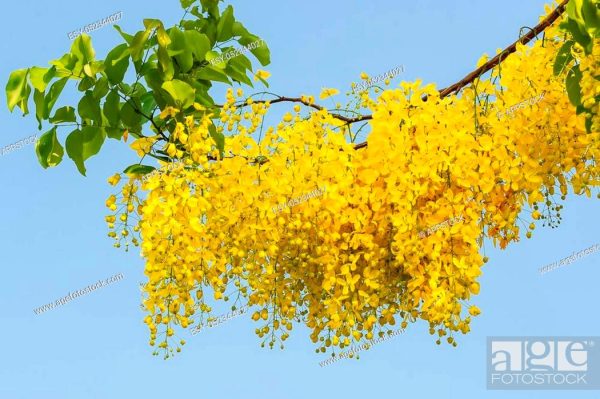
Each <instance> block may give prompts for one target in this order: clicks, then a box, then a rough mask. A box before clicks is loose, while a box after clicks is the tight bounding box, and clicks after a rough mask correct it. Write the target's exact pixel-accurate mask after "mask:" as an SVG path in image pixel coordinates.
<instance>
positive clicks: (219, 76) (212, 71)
mask: <svg viewBox="0 0 600 399" xmlns="http://www.w3.org/2000/svg"><path fill="white" fill-rule="evenodd" d="M196 78H199V79H204V80H212V81H215V82H223V83H227V84H231V81H230V80H229V78H228V77H227V75H226V74H225V73H223V72H222V71H221V70H220V69H218V68H215V67H212V66H206V67H204V68H202V69H201V70H199V71H198V72H197V73H196Z"/></svg>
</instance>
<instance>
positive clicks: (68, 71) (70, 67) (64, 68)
mask: <svg viewBox="0 0 600 399" xmlns="http://www.w3.org/2000/svg"><path fill="white" fill-rule="evenodd" d="M50 65H53V66H55V67H56V76H57V77H61V78H67V77H68V78H71V79H79V76H78V75H79V74H80V73H81V68H83V64H80V65H79V70H78V71H75V66H76V65H77V57H75V56H74V55H73V54H71V53H67V54H65V55H63V56H62V57H60V58H59V59H56V60H52V61H50Z"/></svg>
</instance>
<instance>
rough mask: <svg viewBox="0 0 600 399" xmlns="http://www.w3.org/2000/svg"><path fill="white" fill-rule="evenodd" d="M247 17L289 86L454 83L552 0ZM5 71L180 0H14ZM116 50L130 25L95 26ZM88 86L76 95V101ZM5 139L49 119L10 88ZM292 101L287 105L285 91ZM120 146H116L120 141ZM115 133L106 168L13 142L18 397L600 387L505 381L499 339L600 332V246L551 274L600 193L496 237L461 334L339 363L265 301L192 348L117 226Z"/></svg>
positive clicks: (6, 241) (585, 226)
mask: <svg viewBox="0 0 600 399" xmlns="http://www.w3.org/2000/svg"><path fill="white" fill-rule="evenodd" d="M233 4H234V8H235V11H236V16H237V18H238V19H239V20H241V21H243V22H244V23H245V24H246V26H247V27H248V28H249V29H250V30H251V31H253V32H256V33H257V34H259V35H260V36H261V37H263V38H264V39H265V40H266V41H267V43H268V44H269V46H270V48H271V52H272V60H273V62H272V65H271V66H270V67H268V68H267V69H268V70H269V71H270V72H271V73H272V77H271V79H270V83H271V85H272V86H271V89H272V91H274V92H276V93H280V94H285V95H299V94H301V93H314V94H316V95H318V93H319V91H320V89H321V88H322V87H337V88H340V89H347V88H349V85H350V83H351V82H353V81H356V80H357V78H358V75H359V73H360V72H361V71H366V72H368V73H370V74H371V75H373V76H374V75H378V74H380V73H385V72H386V71H388V70H390V69H393V68H395V67H397V66H403V67H404V73H403V75H401V76H400V78H404V79H407V80H412V79H415V78H421V79H423V80H424V81H425V82H436V83H437V84H438V85H439V86H447V85H449V84H451V83H453V82H455V81H457V80H459V79H460V78H462V77H463V76H464V75H465V74H466V73H468V72H469V71H470V70H471V69H472V68H473V65H474V64H475V62H476V60H477V59H478V58H479V56H480V55H481V54H482V53H484V52H487V53H488V54H493V53H494V51H495V49H496V48H498V47H504V46H506V45H507V44H509V43H510V42H512V41H513V40H514V39H515V38H516V36H517V35H518V32H519V28H520V27H522V26H525V25H529V26H532V25H535V23H537V18H538V16H539V15H540V14H541V13H542V11H543V4H544V1H542V0H528V1H522V0H506V1H481V0H480V1H475V0H454V1H440V0H435V1H434V0H418V1H393V0H371V1H364V0H362V1H358V0H328V1H315V0H306V1H282V0H258V1H248V0H244V1H234V2H233ZM0 7H1V9H2V12H1V13H0V37H2V38H3V40H2V41H0V49H1V51H2V57H1V61H0V77H2V85H1V86H2V88H4V85H5V81H6V79H7V77H8V75H9V73H10V71H12V70H14V69H17V68H23V67H27V66H31V65H42V66H45V65H46V62H47V61H48V60H50V59H52V58H56V57H58V56H60V55H62V54H63V53H64V52H66V51H67V49H68V47H69V45H70V40H69V39H68V37H67V33H68V32H69V31H72V30H75V29H77V28H79V27H82V26H84V25H86V24H88V23H92V22H94V21H97V20H98V19H101V18H103V17H105V16H108V15H111V14H113V13H115V12H118V11H123V19H122V21H121V22H120V24H121V26H122V27H123V28H124V29H125V30H126V31H130V32H131V31H135V30H138V29H140V28H141V21H142V19H143V18H147V17H152V18H161V19H162V20H163V21H165V23H166V25H171V24H173V23H174V22H176V21H178V19H179V18H180V17H181V14H182V12H181V9H180V8H179V3H178V1H177V0H163V1H156V0H150V1H148V0H146V1H141V0H129V1H126V2H123V1H117V0H104V1H102V2H80V1H75V0H54V1H33V0H19V1H10V2H9V1H3V2H2V5H1V6H0ZM91 36H92V38H93V43H94V46H95V48H96V50H97V54H98V56H100V57H102V56H103V55H104V54H105V53H106V50H107V49H110V48H111V47H112V46H114V45H115V44H116V43H117V42H118V40H119V38H120V37H119V36H118V34H117V33H116V31H115V30H114V29H113V28H111V27H108V26H107V27H104V28H102V29H100V30H98V31H95V32H92V33H91ZM74 90H75V89H71V92H70V94H68V95H67V96H65V101H71V102H73V101H74V98H75V96H74ZM0 98H1V99H0V120H1V121H2V123H1V125H0V126H1V127H0V147H4V146H5V145H8V144H10V143H14V142H16V141H18V140H20V139H22V138H25V137H27V136H30V135H31V134H34V133H35V132H36V131H37V130H36V122H35V120H34V117H28V118H21V117H20V115H18V114H17V113H15V114H12V115H11V114H10V113H9V112H8V110H7V109H6V102H5V101H6V100H5V96H4V95H2V96H1V97H0ZM281 106H282V107H285V105H281ZM109 154H110V155H109ZM132 155H133V154H132V152H131V151H130V150H126V149H123V148H122V146H119V145H118V144H117V143H116V142H114V141H113V142H110V143H109V144H108V146H107V147H106V148H104V149H103V151H102V154H101V155H100V156H99V157H96V158H93V159H92V160H90V161H89V162H88V171H89V173H88V177H87V178H83V177H81V176H80V175H78V173H77V172H76V169H75V167H74V165H73V164H72V163H71V161H70V160H69V159H66V156H65V159H66V161H65V162H64V163H63V164H62V165H60V166H59V167H58V168H55V169H52V170H46V171H44V170H43V169H42V168H41V167H40V166H38V163H37V160H36V157H35V154H34V151H33V146H28V147H27V148H24V149H22V150H19V151H15V152H12V153H10V154H7V155H5V156H0V182H1V186H2V188H1V190H2V192H1V195H0V209H2V211H3V212H2V223H0V243H1V244H0V246H1V248H2V253H1V255H0V264H1V271H2V275H3V281H4V283H3V284H2V289H1V290H0V305H1V307H0V309H1V313H0V327H1V328H0V342H1V343H2V344H1V345H2V352H3V356H2V357H3V359H2V361H1V362H0V398H1V399H21V398H23V399H36V398H44V399H81V398H86V399H91V398H102V399H104V398H115V399H120V398H165V397H171V398H172V397H203V398H215V397H219V398H226V399H229V398H242V397H243V398H249V399H254V398H256V399H296V398H297V399H306V398H352V399H354V398H363V397H374V398H403V397H410V398H461V399H471V398H473V399H475V398H477V399H482V398H483V399H487V398H511V399H512V398H515V399H516V398H567V397H568V398H598V397H600V393H598V391H596V392H593V391H592V392H583V391H574V392H562V393H561V392H548V391H532V392H524V391H516V392H515V391H513V392H503V391H487V390H486V388H485V371H486V369H485V367H486V346H485V345H486V337H487V336H521V335H544V336H546V335H548V336H554V335H558V336H569V335H576V336H586V335H600V321H599V319H598V295H597V292H598V291H597V290H598V281H600V271H599V270H598V264H599V263H600V253H595V254H592V255H590V256H588V257H586V258H583V259H580V260H578V261H577V262H576V263H573V264H571V265H569V266H566V267H563V268H561V269H558V270H555V271H553V272H550V273H548V274H546V275H544V276H541V275H540V274H539V273H538V271H537V269H538V268H539V267H541V266H544V265H546V264H549V263H552V262H554V261H555V260H558V259H562V258H564V257H566V256H569V255H571V254H572V253H573V252H574V251H580V250H583V249H585V248H588V247H590V246H591V245H594V244H596V243H600V234H598V231H599V228H598V225H599V223H600V216H599V214H600V213H599V210H600V204H599V203H598V200H596V199H590V200H588V199H585V198H573V197H571V198H569V199H568V201H567V202H566V209H565V211H564V212H563V214H564V223H563V225H562V226H560V227H559V228H558V229H554V230H552V229H545V230H544V229H540V230H537V234H535V236H534V238H533V239H532V240H526V241H525V242H522V243H520V244H518V245H513V246H511V247H510V248H509V250H508V251H499V250H495V249H493V248H492V247H491V246H490V245H489V244H488V245H487V248H486V250H487V254H488V255H489V256H490V258H491V261H490V263H489V264H488V265H487V266H486V267H485V269H484V275H483V278H482V287H481V294H480V295H479V297H478V299H477V302H478V305H479V306H480V307H481V309H482V310H483V314H482V315H481V316H480V317H479V318H477V319H476V320H475V322H474V323H473V325H472V329H473V331H472V332H471V333H470V334H469V335H468V336H465V337H461V338H460V341H459V343H460V344H459V346H458V348H455V349H453V348H450V347H448V346H442V347H438V346H436V345H435V343H434V340H433V339H432V338H431V337H430V336H429V334H428V333H427V326H426V325H423V324H416V325H413V326H412V327H411V328H410V329H409V330H408V331H407V332H406V333H405V334H404V335H400V336H397V337H395V338H393V339H390V340H388V341H386V342H383V343H381V344H379V345H377V346H375V347H373V348H372V349H371V350H369V351H368V352H365V353H364V354H363V355H362V356H361V360H360V361H354V360H342V361H339V362H338V363H335V364H333V365H330V366H328V367H326V368H321V367H319V365H318V362H319V361H321V360H323V359H324V358H323V357H321V356H319V355H317V354H315V353H314V347H313V346H312V343H311V342H310V340H309V338H308V331H307V330H306V329H304V328H301V327H298V328H295V329H294V331H293V335H292V337H291V338H290V340H289V341H288V342H289V344H288V346H287V348H286V349H285V351H280V350H273V351H271V350H268V349H261V348H260V346H259V341H258V338H257V337H256V336H255V335H254V326H253V323H252V322H251V321H250V320H249V318H248V317H249V316H248V314H245V315H243V316H241V317H239V318H236V319H234V320H231V321H230V322H228V323H226V324H223V325H221V326H219V327H216V328H213V329H210V330H207V331H202V332H201V333H199V334H197V335H195V336H191V334H188V335H187V336H186V339H187V341H188V344H187V345H186V346H185V350H184V351H183V353H181V354H179V355H178V356H177V357H175V359H172V360H169V361H163V360H162V359H161V358H157V357H153V356H151V350H150V347H149V346H148V344H147V341H148V332H147V330H146V326H145V325H144V324H143V323H142V319H143V317H144V314H143V313H142V311H141V309H140V306H139V303H140V291H139V289H138V283H139V282H141V281H143V273H142V270H143V262H142V259H141V258H140V256H139V255H138V254H137V253H134V252H130V253H125V252H123V251H120V250H116V249H114V248H113V247H112V243H111V241H110V239H109V238H108V237H106V226H105V223H104V221H103V217H104V215H105V208H104V200H105V198H106V197H107V196H108V195H109V194H110V193H111V187H109V186H108V185H107V184H106V178H107V177H108V176H109V175H111V174H113V173H114V172H115V171H120V170H122V169H123V167H124V166H126V165H128V162H129V161H131V160H133V157H132ZM117 273H123V274H124V276H125V278H124V280H122V281H120V282H117V283H115V284H113V285H110V286H108V287H104V288H102V289H100V290H98V291H95V292H92V293H90V294H88V295H86V296H84V297H80V298H78V299H76V300H73V301H71V302H70V303H68V304H67V305H65V306H62V307H60V308H57V309H54V310H51V311H48V312H46V313H45V314H42V315H38V316H36V315H35V314H34V313H33V311H32V310H33V308H36V307H38V306H42V305H44V304H46V303H48V302H51V301H54V300H55V299H57V298H59V297H62V296H64V295H66V294H67V293H68V292H70V291H71V292H72V291H73V290H76V289H81V288H84V287H85V286H87V285H89V284H92V283H95V282H97V281H98V280H99V279H103V278H108V277H110V276H112V275H114V274H117Z"/></svg>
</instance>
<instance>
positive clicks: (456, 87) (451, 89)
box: [348, 0, 569, 150]
mask: <svg viewBox="0 0 600 399" xmlns="http://www.w3.org/2000/svg"><path fill="white" fill-rule="evenodd" d="M568 2H569V0H563V2H562V3H560V4H559V5H558V6H557V7H556V9H554V11H552V12H551V13H550V14H549V15H548V16H547V17H546V18H545V19H544V20H543V21H542V22H540V23H539V24H537V25H536V27H535V28H533V29H531V30H530V31H529V33H527V34H526V35H524V36H521V37H520V38H519V40H517V41H516V42H514V43H513V44H511V45H510V46H508V47H507V48H505V49H504V51H502V52H501V53H499V54H498V55H496V56H495V57H494V58H492V59H491V60H489V61H488V62H486V63H485V64H483V65H482V66H480V67H479V68H477V69H475V70H474V71H473V72H471V73H469V74H468V75H467V76H465V77H464V78H463V79H462V80H460V81H458V82H456V83H454V84H453V85H452V86H448V87H446V88H445V89H442V90H441V91H440V97H441V98H444V97H446V96H448V95H450V94H452V93H458V92H459V91H460V90H461V89H463V88H464V87H465V86H467V85H468V84H470V83H472V82H473V81H474V80H475V79H477V78H478V77H480V76H481V75H483V74H484V73H486V72H488V71H489V70H490V69H492V68H494V67H496V66H498V64H500V62H502V58H503V57H504V59H506V57H507V56H508V55H509V54H512V53H514V52H515V51H516V50H517V44H518V43H521V44H527V43H529V42H530V41H532V40H533V39H534V38H535V37H537V35H539V34H540V33H542V32H543V31H544V30H545V29H546V28H547V27H549V26H550V25H552V23H554V21H556V20H557V19H558V17H560V16H561V15H562V14H563V12H564V11H565V8H566V6H567V3H568ZM372 118H373V116H372V115H365V116H362V117H358V118H355V119H354V120H351V121H350V122H348V123H354V122H360V121H363V120H367V119H372ZM365 147H367V142H364V143H359V144H356V145H355V146H354V149H356V150H358V149H361V148H365Z"/></svg>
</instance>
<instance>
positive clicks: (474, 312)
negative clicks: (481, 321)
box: [469, 305, 481, 316]
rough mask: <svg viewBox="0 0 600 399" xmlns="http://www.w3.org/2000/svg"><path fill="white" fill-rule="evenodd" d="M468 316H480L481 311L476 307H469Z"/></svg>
mask: <svg viewBox="0 0 600 399" xmlns="http://www.w3.org/2000/svg"><path fill="white" fill-rule="evenodd" d="M469 314H470V315H471V316H479V315H480V314H481V310H479V308H478V307H477V306H474V305H473V306H471V307H469Z"/></svg>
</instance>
